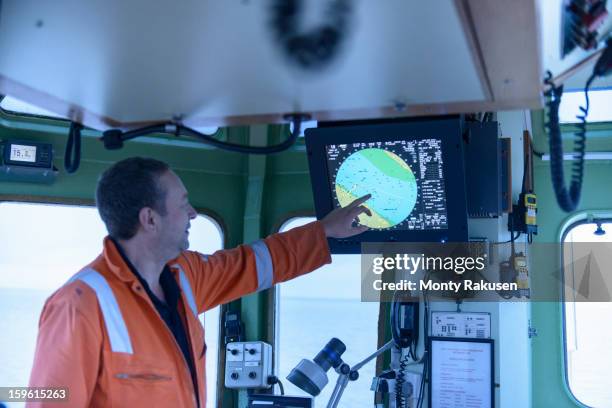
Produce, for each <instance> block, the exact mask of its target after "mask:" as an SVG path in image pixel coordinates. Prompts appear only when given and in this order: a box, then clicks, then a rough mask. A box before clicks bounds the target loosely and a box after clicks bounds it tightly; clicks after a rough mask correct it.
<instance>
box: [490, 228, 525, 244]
mask: <svg viewBox="0 0 612 408" xmlns="http://www.w3.org/2000/svg"><path fill="white" fill-rule="evenodd" d="M510 234H512V232H510ZM520 236H521V231H516V235H511V238H510V239H509V240H507V241H500V242H491V245H501V244H509V243H511V242H513V241H516V240H517V239H518V238H519V237H520Z"/></svg>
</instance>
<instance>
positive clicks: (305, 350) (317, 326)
mask: <svg viewBox="0 0 612 408" xmlns="http://www.w3.org/2000/svg"><path fill="white" fill-rule="evenodd" d="M311 221H314V218H309V217H301V218H294V219H292V220H290V221H289V222H287V223H285V224H284V225H283V226H282V227H281V231H287V230H289V229H291V228H294V227H297V226H300V225H304V224H306V223H308V222H311ZM279 293H280V298H279V302H278V304H279V306H278V307H279V310H278V314H279V316H278V321H277V326H276V330H277V339H278V344H277V357H278V359H279V373H278V374H277V375H278V377H279V378H280V379H281V380H282V381H283V384H284V386H285V391H286V393H287V394H288V395H307V394H306V393H305V392H304V391H302V390H301V389H299V388H298V387H296V386H294V385H293V384H291V383H289V382H288V381H287V380H286V379H285V378H286V377H287V375H288V374H289V373H290V372H291V369H293V367H295V366H296V365H297V364H298V363H299V362H300V361H301V360H302V359H304V358H305V359H310V360H312V359H313V358H314V356H315V355H316V354H317V353H318V352H319V351H320V350H321V349H322V348H323V347H324V346H325V345H326V344H327V342H328V341H329V340H331V338H332V337H336V338H338V339H340V340H341V341H342V342H343V343H344V344H345V345H346V352H345V353H344V354H343V355H342V359H343V360H344V361H345V362H346V363H347V364H349V365H351V366H352V365H354V364H356V363H358V362H359V361H361V360H363V359H364V358H366V357H367V356H369V355H370V354H372V353H373V352H374V351H376V348H377V347H376V345H377V333H378V331H377V325H378V309H379V304H378V303H374V302H370V303H367V302H361V260H360V256H359V255H333V256H332V263H331V264H330V265H326V266H323V267H322V268H320V269H317V270H316V271H314V272H312V273H310V274H308V275H304V276H301V277H299V278H297V279H294V280H291V281H289V282H284V283H282V284H280V285H279ZM374 373H375V362H370V363H369V364H368V365H366V366H365V367H363V368H362V369H361V370H360V371H359V374H360V377H359V380H357V381H355V382H351V383H350V384H348V386H347V388H346V391H345V393H344V394H343V396H342V399H341V401H340V405H339V406H340V407H352V408H361V407H367V408H370V407H372V406H373V401H374V394H373V392H372V391H370V385H371V383H372V378H373V377H374ZM327 377H328V380H329V383H328V384H327V386H326V387H325V388H324V389H323V391H322V392H321V394H319V395H318V396H317V397H316V398H315V406H316V407H324V406H325V405H326V404H327V401H328V400H329V397H330V396H331V393H332V391H333V389H334V386H335V383H336V380H337V374H336V373H335V372H334V370H333V369H332V370H329V371H328V372H327Z"/></svg>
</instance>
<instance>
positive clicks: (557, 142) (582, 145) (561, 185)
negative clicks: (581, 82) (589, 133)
mask: <svg viewBox="0 0 612 408" xmlns="http://www.w3.org/2000/svg"><path fill="white" fill-rule="evenodd" d="M595 78H596V75H595V73H594V74H592V75H591V77H590V78H589V79H588V81H587V83H586V86H585V87H584V95H585V98H586V107H580V110H581V112H582V115H578V116H577V118H578V119H580V120H581V123H579V124H578V125H577V126H578V129H579V130H578V131H577V132H576V133H575V140H574V160H573V163H572V177H571V182H570V188H569V191H568V190H567V188H566V186H565V176H564V171H563V141H562V139H561V128H560V125H559V105H560V104H561V96H562V95H563V85H561V86H556V85H555V84H554V83H553V82H552V80H551V79H552V73H551V72H550V71H549V72H548V77H547V78H546V80H545V83H546V84H548V85H549V86H550V89H549V90H548V91H547V92H546V93H545V95H546V97H547V98H548V100H547V102H546V106H547V107H548V111H549V118H548V122H547V123H546V127H547V129H548V140H549V148H550V173H551V178H552V182H553V189H554V190H555V195H556V197H557V203H558V204H559V207H561V209H562V210H564V211H566V212H572V211H574V210H575V209H576V208H577V207H578V203H579V202H580V194H581V190H582V180H583V176H584V154H585V150H586V124H587V122H586V118H587V116H588V114H589V88H590V86H591V83H592V82H593V80H594V79H595Z"/></svg>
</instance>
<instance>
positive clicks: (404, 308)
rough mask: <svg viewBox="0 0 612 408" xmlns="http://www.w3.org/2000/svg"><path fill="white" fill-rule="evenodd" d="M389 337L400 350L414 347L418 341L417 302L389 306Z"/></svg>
mask: <svg viewBox="0 0 612 408" xmlns="http://www.w3.org/2000/svg"><path fill="white" fill-rule="evenodd" d="M391 335H392V336H393V340H394V341H395V344H396V345H397V346H398V347H400V348H408V347H410V346H411V345H413V346H415V345H416V344H417V343H418V340H419V302H398V301H394V302H393V304H392V305H391Z"/></svg>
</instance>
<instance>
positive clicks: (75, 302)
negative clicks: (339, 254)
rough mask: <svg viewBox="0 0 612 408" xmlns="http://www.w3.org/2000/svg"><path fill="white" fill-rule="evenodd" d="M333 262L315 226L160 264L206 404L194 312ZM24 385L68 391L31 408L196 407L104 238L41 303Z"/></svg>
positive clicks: (176, 355)
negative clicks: (62, 399)
mask: <svg viewBox="0 0 612 408" xmlns="http://www.w3.org/2000/svg"><path fill="white" fill-rule="evenodd" d="M329 262H331V257H330V254H329V248H328V246H327V240H326V238H325V234H324V231H323V226H322V225H321V223H320V222H313V223H310V224H308V225H305V226H303V227H299V228H295V229H293V230H291V231H288V232H285V233H281V234H274V235H271V236H269V237H268V238H266V239H264V240H260V241H257V242H255V243H253V244H251V245H242V246H239V247H238V248H235V249H231V250H224V251H218V252H216V253H214V254H213V255H210V256H208V257H207V256H204V255H202V254H199V253H197V252H193V251H184V252H183V253H181V255H180V256H179V257H178V258H176V259H175V260H173V261H171V262H170V263H168V265H169V266H170V268H171V271H172V273H173V275H174V277H175V278H176V280H177V282H178V283H179V286H180V287H181V301H179V304H178V308H179V314H180V315H181V317H182V319H183V323H184V326H185V331H186V333H187V337H188V339H189V342H190V345H191V352H192V354H193V360H194V365H195V370H196V375H197V382H198V390H197V392H198V396H199V400H200V405H201V406H205V401H206V386H205V382H206V379H205V373H204V370H205V353H204V351H205V344H204V330H203V328H202V325H201V323H200V321H199V320H198V313H202V312H204V311H205V310H208V309H211V308H213V307H215V306H217V305H219V304H222V303H227V302H229V301H231V300H234V299H237V298H239V297H241V296H243V295H246V294H248V293H251V292H255V291H259V290H263V289H267V288H269V287H271V286H272V285H273V284H275V283H278V282H282V281H286V280H289V279H292V278H294V277H296V276H299V275H301V274H304V273H306V272H310V271H312V270H314V269H316V268H318V267H320V266H322V265H323V264H326V263H329ZM30 386H31V387H68V394H69V402H68V403H61V404H57V405H56V404H50V403H38V402H37V403H30V404H29V406H48V405H52V406H63V407H66V406H70V407H85V406H92V407H130V408H135V407H141V406H142V407H194V406H195V405H196V398H195V392H194V389H193V381H192V378H191V375H190V372H189V367H188V365H187V363H186V361H185V358H184V356H183V353H182V352H181V350H180V348H179V346H178V344H177V342H176V340H175V338H174V336H173V334H172V332H171V331H170V329H169V328H168V327H167V326H166V324H165V323H164V321H163V319H162V318H161V317H160V315H159V314H158V312H157V310H156V309H155V306H154V305H153V303H152V301H151V300H150V298H149V297H148V296H147V294H146V292H145V290H144V288H143V287H142V286H141V284H140V282H139V281H138V278H137V277H136V276H135V275H134V274H133V273H132V272H131V271H130V269H129V267H128V266H127V265H126V264H125V262H124V261H123V259H122V258H121V255H120V254H119V252H118V251H117V248H116V247H115V245H114V244H113V243H112V241H111V240H110V239H109V238H106V239H105V241H104V252H103V253H102V254H101V255H100V256H99V257H98V258H97V259H96V260H95V261H93V262H92V263H91V264H90V265H88V266H87V267H86V268H84V269H83V270H81V271H80V272H79V273H77V274H76V275H75V276H73V277H72V278H71V279H70V280H69V281H68V283H67V284H65V285H64V286H63V287H62V288H60V289H59V290H58V291H56V292H55V293H54V294H53V295H52V296H51V297H50V298H49V299H48V300H47V302H46V303H45V306H44V309H43V311H42V314H41V317H40V322H39V333H38V339H37V344H36V354H35V357H34V366H33V368H32V374H31V378H30Z"/></svg>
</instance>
